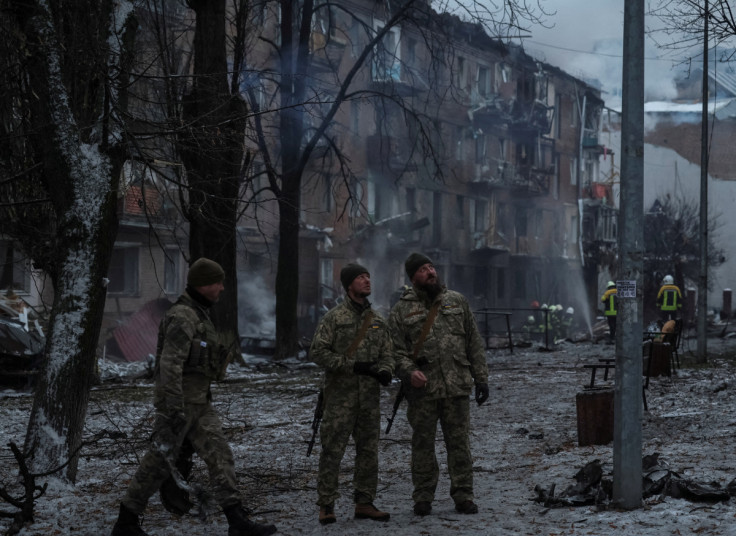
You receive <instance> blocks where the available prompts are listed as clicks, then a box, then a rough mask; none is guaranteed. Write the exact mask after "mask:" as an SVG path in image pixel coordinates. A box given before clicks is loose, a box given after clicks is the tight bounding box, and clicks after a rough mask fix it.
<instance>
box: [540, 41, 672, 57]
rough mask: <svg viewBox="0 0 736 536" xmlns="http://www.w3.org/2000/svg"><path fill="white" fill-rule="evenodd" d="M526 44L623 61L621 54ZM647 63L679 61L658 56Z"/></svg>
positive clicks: (545, 44) (543, 44) (542, 44)
mask: <svg viewBox="0 0 736 536" xmlns="http://www.w3.org/2000/svg"><path fill="white" fill-rule="evenodd" d="M527 43H529V44H532V45H538V46H542V47H547V48H556V49H558V50H565V51H567V52H577V53H579V54H590V55H592V56H605V57H607V58H617V59H623V57H624V56H623V54H606V53H604V52H591V51H589V50H578V49H576V48H566V47H560V46H557V45H550V44H548V43H540V42H539V41H527ZM644 59H645V60H647V61H679V60H674V59H667V58H660V57H659V56H656V57H654V58H644Z"/></svg>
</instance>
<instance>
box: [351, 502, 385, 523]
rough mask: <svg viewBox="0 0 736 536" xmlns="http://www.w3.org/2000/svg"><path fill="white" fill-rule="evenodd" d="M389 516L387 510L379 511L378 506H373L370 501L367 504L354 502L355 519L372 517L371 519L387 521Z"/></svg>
mask: <svg viewBox="0 0 736 536" xmlns="http://www.w3.org/2000/svg"><path fill="white" fill-rule="evenodd" d="M390 518H391V514H389V513H388V512H381V511H380V510H379V509H378V508H376V507H375V506H373V504H372V503H367V504H362V503H360V504H356V505H355V519H372V520H373V521H388V520H389V519H390Z"/></svg>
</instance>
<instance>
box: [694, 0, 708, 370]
mask: <svg viewBox="0 0 736 536" xmlns="http://www.w3.org/2000/svg"><path fill="white" fill-rule="evenodd" d="M707 315H708V0H705V17H704V22H703V113H702V125H701V139H700V277H699V278H698V353H697V361H698V363H706V362H707V361H708V339H707V332H706V329H707V328H706V318H707Z"/></svg>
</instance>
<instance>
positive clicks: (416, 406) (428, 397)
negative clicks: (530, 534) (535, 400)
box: [389, 253, 488, 516]
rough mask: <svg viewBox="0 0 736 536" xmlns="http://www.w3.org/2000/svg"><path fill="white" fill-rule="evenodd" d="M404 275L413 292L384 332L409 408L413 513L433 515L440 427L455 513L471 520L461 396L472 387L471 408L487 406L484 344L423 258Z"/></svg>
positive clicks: (455, 296) (457, 297) (417, 256)
mask: <svg viewBox="0 0 736 536" xmlns="http://www.w3.org/2000/svg"><path fill="white" fill-rule="evenodd" d="M404 268H405V270H406V275H407V276H408V277H409V279H410V280H411V283H412V287H411V288H409V289H407V290H406V291H405V292H404V294H403V295H402V297H401V299H400V300H399V302H398V303H397V304H396V305H394V307H393V309H391V314H390V316H389V326H390V329H391V334H392V337H393V342H394V357H395V360H396V373H397V375H398V376H399V377H400V378H401V380H402V383H403V387H402V388H403V389H404V392H405V394H406V398H407V400H408V402H409V408H408V410H407V418H408V420H409V424H410V425H411V427H412V440H411V476H412V483H413V484H414V492H413V494H412V498H413V500H414V513H415V514H416V515H420V516H426V515H429V514H430V513H431V512H432V501H433V500H434V494H435V490H436V489H437V481H438V479H439V467H438V464H437V457H436V455H435V448H434V443H435V435H436V433H437V421H439V422H440V426H441V427H442V434H443V436H444V439H445V446H446V447H447V468H448V471H449V473H450V496H451V497H452V499H453V501H454V502H455V509H456V510H457V511H458V512H460V513H462V514H476V513H478V506H477V505H476V504H475V503H474V502H473V499H474V496H473V459H472V456H471V454H470V441H469V434H470V402H469V399H468V395H470V393H471V390H472V388H473V383H475V400H476V402H477V403H478V405H481V404H483V402H485V401H486V400H487V399H488V366H487V364H486V357H485V350H484V349H483V343H482V340H481V337H480V334H479V333H478V328H477V326H476V324H475V318H474V317H473V313H472V312H471V310H470V307H469V305H468V302H467V300H466V299H465V297H463V296H462V295H461V294H459V293H458V292H454V291H452V290H448V289H447V288H445V287H444V286H443V285H442V284H441V283H440V281H439V278H438V277H437V272H436V270H435V268H434V264H433V263H432V260H431V259H430V258H429V257H427V256H426V255H422V254H421V253H412V254H411V255H409V257H408V258H407V259H406V262H405V263H404Z"/></svg>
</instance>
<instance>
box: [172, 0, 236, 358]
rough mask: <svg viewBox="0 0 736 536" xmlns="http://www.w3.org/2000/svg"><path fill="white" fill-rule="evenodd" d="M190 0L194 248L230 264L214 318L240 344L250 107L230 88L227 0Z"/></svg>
mask: <svg viewBox="0 0 736 536" xmlns="http://www.w3.org/2000/svg"><path fill="white" fill-rule="evenodd" d="M189 4H190V6H191V7H192V9H193V10H194V11H195V14H196V28H195V33H194V82H193V85H192V90H191V92H190V93H189V94H188V95H187V96H186V97H185V101H184V106H183V115H184V122H185V124H187V125H189V127H188V128H187V129H186V131H185V132H184V133H183V134H182V135H180V137H179V144H180V151H181V155H182V160H183V161H184V165H185V167H186V170H187V179H188V185H189V206H188V207H187V210H186V212H185V213H186V214H187V218H188V220H189V223H190V237H189V253H190V255H191V258H192V260H195V259H197V258H199V257H208V258H210V259H212V260H215V261H217V262H219V263H220V264H221V265H222V267H223V269H224V270H225V274H226V276H225V277H226V279H225V291H224V292H223V293H222V295H221V297H220V300H219V302H218V304H217V305H216V306H215V307H214V308H213V319H214V321H215V324H216V325H217V326H218V329H219V330H220V331H221V332H222V333H223V336H224V338H225V340H226V343H227V344H228V345H237V343H238V341H239V337H238V282H237V263H236V259H237V257H236V254H237V249H236V246H237V236H236V225H237V199H238V194H239V190H240V184H241V182H242V169H241V168H242V159H243V149H242V147H243V136H244V130H245V113H246V108H245V103H244V102H243V101H242V99H240V98H239V96H237V95H231V94H230V92H229V90H228V87H229V86H230V84H229V83H228V77H227V72H228V67H227V56H226V47H225V42H226V33H225V22H226V17H225V0H195V1H191V2H190V3H189ZM233 76H237V73H235V74H233ZM233 86H234V87H237V84H233Z"/></svg>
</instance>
